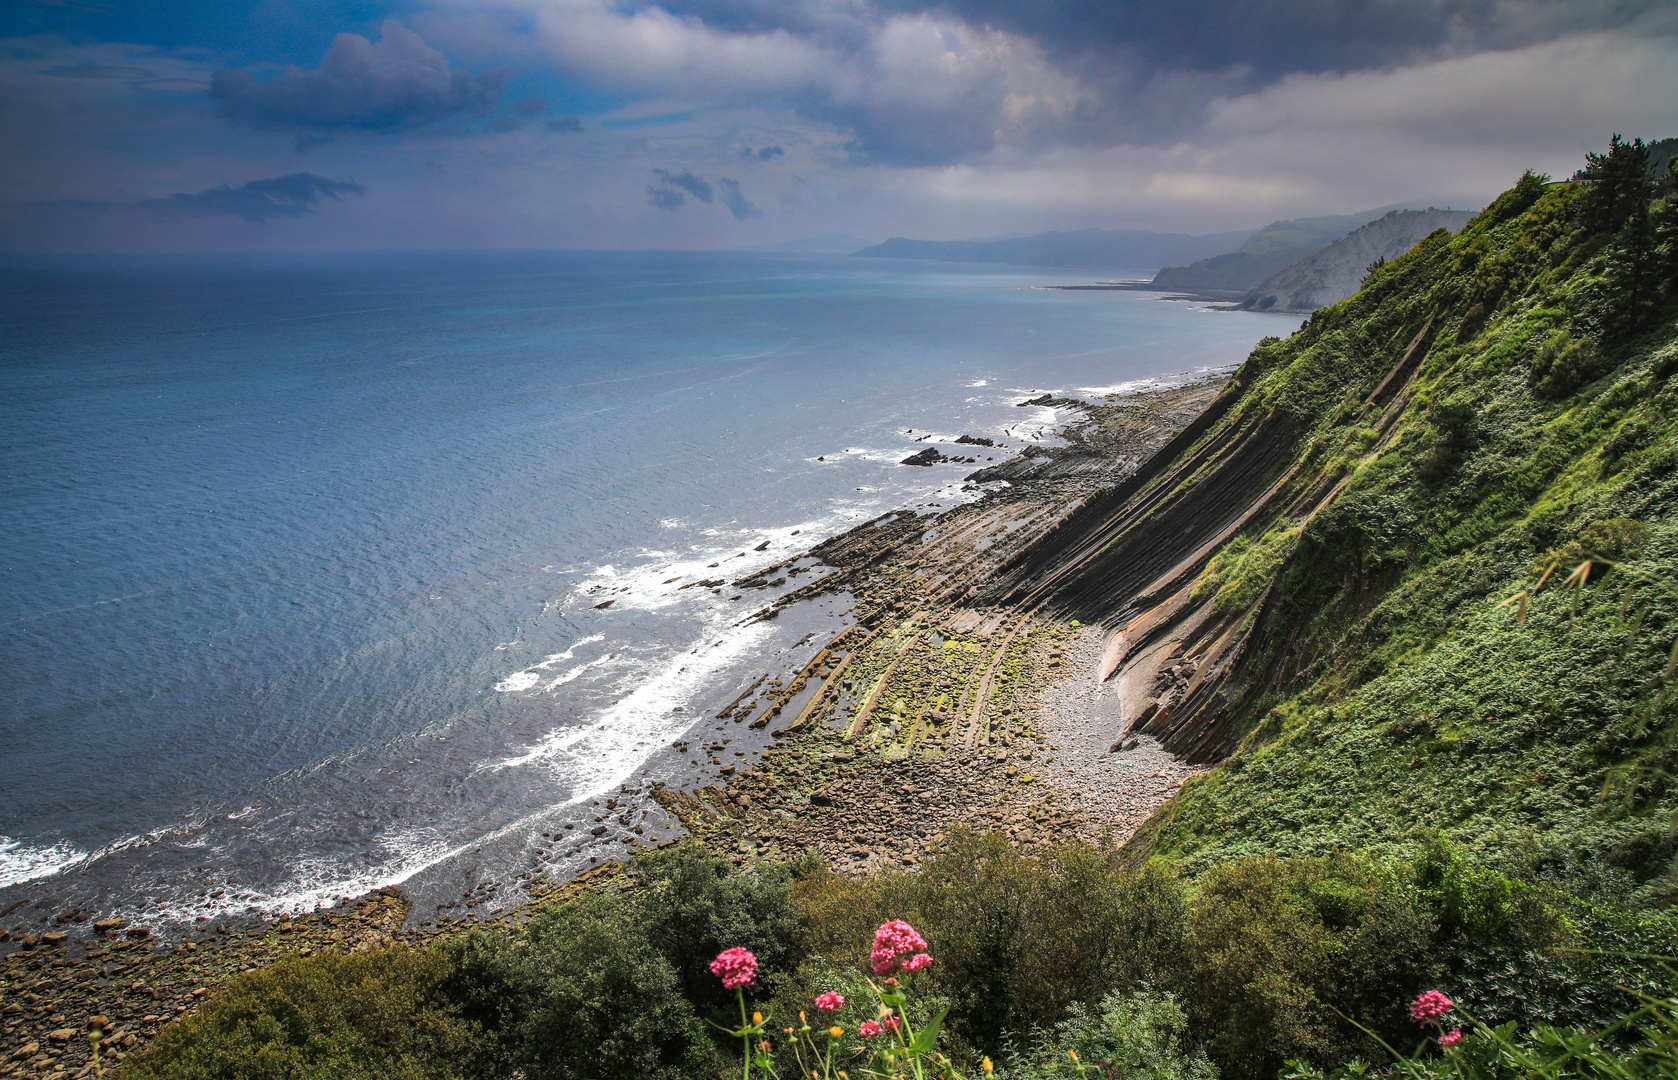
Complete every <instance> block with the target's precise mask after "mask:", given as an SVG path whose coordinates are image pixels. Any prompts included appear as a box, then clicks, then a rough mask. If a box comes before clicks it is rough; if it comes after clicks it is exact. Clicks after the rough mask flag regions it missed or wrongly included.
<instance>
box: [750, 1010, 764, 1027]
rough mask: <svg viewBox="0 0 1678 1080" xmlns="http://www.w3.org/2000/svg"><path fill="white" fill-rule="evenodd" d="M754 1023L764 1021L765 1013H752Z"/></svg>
mask: <svg viewBox="0 0 1678 1080" xmlns="http://www.w3.org/2000/svg"><path fill="white" fill-rule="evenodd" d="M752 1023H754V1024H761V1023H763V1014H762V1013H760V1012H755V1013H752Z"/></svg>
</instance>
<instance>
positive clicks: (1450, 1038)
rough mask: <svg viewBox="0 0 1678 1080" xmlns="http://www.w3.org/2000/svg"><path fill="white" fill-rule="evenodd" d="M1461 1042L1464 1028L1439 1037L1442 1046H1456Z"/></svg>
mask: <svg viewBox="0 0 1678 1080" xmlns="http://www.w3.org/2000/svg"><path fill="white" fill-rule="evenodd" d="M1459 1042H1462V1028H1457V1029H1456V1030H1455V1031H1449V1032H1446V1033H1445V1034H1444V1035H1441V1036H1439V1045H1440V1046H1455V1045H1456V1044H1457V1043H1459Z"/></svg>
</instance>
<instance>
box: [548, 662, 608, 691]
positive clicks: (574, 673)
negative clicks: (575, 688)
mask: <svg viewBox="0 0 1678 1080" xmlns="http://www.w3.org/2000/svg"><path fill="white" fill-rule="evenodd" d="M611 660H612V654H611V653H607V654H606V655H605V656H602V657H600V659H598V660H590V661H589V662H588V663H586V664H578V665H577V666H576V667H574V668H572V669H571V670H570V671H566V672H562V673H560V674H559V675H556V676H555V677H554V680H553V682H551V683H549V684H548V685H546V686H544V687H542V689H543V690H552V689H554V688H555V687H560V686H564V685H565V684H566V683H568V682H570V681H572V680H573V679H575V678H577V677H578V676H580V675H582V674H583V673H584V672H586V671H588V670H589V669H590V668H597V667H600V666H601V665H603V664H607V663H610V662H611Z"/></svg>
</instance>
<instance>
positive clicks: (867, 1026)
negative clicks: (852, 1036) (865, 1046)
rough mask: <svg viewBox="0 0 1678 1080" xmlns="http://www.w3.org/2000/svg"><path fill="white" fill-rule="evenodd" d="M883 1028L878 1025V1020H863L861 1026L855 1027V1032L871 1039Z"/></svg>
mask: <svg viewBox="0 0 1678 1080" xmlns="http://www.w3.org/2000/svg"><path fill="white" fill-rule="evenodd" d="M884 1030H885V1029H884V1028H882V1027H881V1026H880V1023H879V1021H877V1020H864V1021H863V1022H862V1026H861V1027H859V1028H857V1029H856V1033H857V1034H858V1035H861V1036H862V1037H863V1038H865V1039H872V1038H873V1037H874V1036H876V1035H878V1034H879V1033H880V1032H882V1031H884Z"/></svg>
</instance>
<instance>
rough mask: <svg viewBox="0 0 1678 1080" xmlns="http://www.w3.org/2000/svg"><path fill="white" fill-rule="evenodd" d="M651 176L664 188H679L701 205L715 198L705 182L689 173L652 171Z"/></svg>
mask: <svg viewBox="0 0 1678 1080" xmlns="http://www.w3.org/2000/svg"><path fill="white" fill-rule="evenodd" d="M653 174H654V175H656V176H657V177H658V182H659V184H661V185H663V186H665V187H671V188H681V189H682V190H683V191H685V192H687V193H688V194H689V195H692V196H693V197H694V198H696V199H698V200H699V201H700V202H702V203H708V202H711V201H712V200H713V199H715V198H716V195H715V194H714V193H713V192H712V190H711V185H710V184H707V183H706V182H705V181H703V180H701V179H699V177H697V176H695V175H693V174H692V173H690V172H684V173H670V172H665V171H664V170H663V169H654V170H653ZM676 205H677V206H680V205H681V203H677V204H676Z"/></svg>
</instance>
